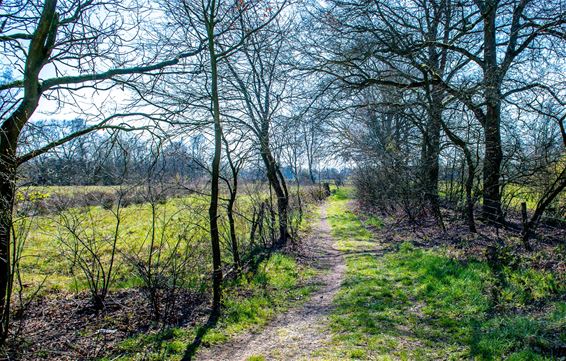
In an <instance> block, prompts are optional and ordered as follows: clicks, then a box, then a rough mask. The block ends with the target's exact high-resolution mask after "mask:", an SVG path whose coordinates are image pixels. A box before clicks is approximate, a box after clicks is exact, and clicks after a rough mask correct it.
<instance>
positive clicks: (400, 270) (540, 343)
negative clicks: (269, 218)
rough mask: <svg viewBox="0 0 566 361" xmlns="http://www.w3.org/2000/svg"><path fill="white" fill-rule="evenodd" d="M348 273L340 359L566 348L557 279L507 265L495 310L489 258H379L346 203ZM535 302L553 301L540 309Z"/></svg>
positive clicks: (340, 229)
mask: <svg viewBox="0 0 566 361" xmlns="http://www.w3.org/2000/svg"><path fill="white" fill-rule="evenodd" d="M328 215H329V221H330V223H331V225H332V227H333V234H334V236H335V237H337V239H338V241H339V245H340V246H341V248H342V249H343V250H345V251H347V256H346V264H347V272H346V276H345V280H344V283H343V285H342V287H341V290H340V291H339V293H338V295H337V298H336V300H335V304H336V310H335V312H334V313H333V314H332V317H331V323H330V330H331V332H332V333H333V335H334V340H333V342H332V346H330V347H329V348H328V349H327V350H323V351H321V352H320V356H321V357H323V358H324V359H330V360H344V359H353V360H355V359H364V360H460V359H475V360H500V359H510V360H525V361H526V360H547V359H548V360H550V359H553V358H552V356H551V352H552V350H555V349H557V347H558V346H559V345H564V343H565V342H566V303H564V302H560V301H550V299H552V298H553V297H555V296H556V295H557V294H563V293H564V291H565V290H564V287H563V286H562V287H559V285H557V284H556V283H557V282H556V281H555V278H554V276H553V275H552V274H551V273H548V272H542V271H537V270H534V269H521V268H519V269H514V270H512V269H508V268H505V269H504V274H505V279H506V280H507V282H506V285H504V286H502V287H501V295H502V296H501V300H500V304H499V305H498V307H499V308H500V309H502V311H497V312H495V311H494V305H493V302H492V297H491V290H492V289H493V288H494V287H495V279H494V277H493V274H492V272H491V270H490V268H489V266H488V265H487V264H486V263H485V262H481V261H477V260H473V259H470V260H468V261H466V262H463V261H458V260H454V259H452V258H450V257H449V256H448V255H447V252H446V251H445V250H442V249H429V250H422V249H415V248H414V247H412V246H411V245H410V244H409V243H404V244H403V245H402V246H401V247H400V248H399V250H397V251H389V252H386V253H385V254H384V255H376V254H372V253H369V252H368V251H371V250H375V249H378V248H379V244H378V243H377V242H376V241H375V240H373V236H372V235H371V234H370V233H369V232H368V231H367V230H365V229H364V228H363V225H362V223H361V222H360V220H359V219H358V218H357V217H356V215H355V214H353V213H352V212H351V211H349V209H348V200H347V199H343V197H337V198H334V199H332V200H331V204H330V206H329V208H328ZM533 302H538V303H540V304H541V305H544V311H540V312H534V311H533V309H536V308H535V307H534V306H533Z"/></svg>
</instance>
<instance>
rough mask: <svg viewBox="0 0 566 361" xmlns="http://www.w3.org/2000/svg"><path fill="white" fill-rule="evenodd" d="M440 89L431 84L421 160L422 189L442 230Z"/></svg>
mask: <svg viewBox="0 0 566 361" xmlns="http://www.w3.org/2000/svg"><path fill="white" fill-rule="evenodd" d="M442 98H443V97H442V91H441V89H439V88H438V87H437V86H435V85H432V89H431V97H430V99H431V104H429V121H428V123H427V132H426V136H425V137H424V140H423V141H424V142H425V144H424V162H423V178H424V179H423V188H424V189H423V191H424V195H425V199H426V201H427V203H429V204H430V207H431V209H432V213H433V215H434V218H435V219H436V222H437V224H438V226H439V227H440V228H442V229H443V230H444V229H445V227H444V222H443V220H442V213H441V212H440V202H439V199H438V174H439V166H438V157H439V155H440V128H441V122H442Z"/></svg>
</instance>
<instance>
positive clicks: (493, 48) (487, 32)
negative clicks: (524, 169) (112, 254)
mask: <svg viewBox="0 0 566 361" xmlns="http://www.w3.org/2000/svg"><path fill="white" fill-rule="evenodd" d="M496 10H497V6H494V5H493V4H487V6H486V9H485V12H484V69H483V72H484V87H485V89H484V97H485V101H486V114H485V115H486V116H485V123H484V124H483V126H484V132H485V156H484V162H483V212H482V213H483V216H484V218H485V220H486V221H488V222H490V223H498V224H503V223H504V219H503V212H502V211H501V194H500V185H499V178H500V175H501V162H502V160H503V151H502V149H501V131H500V125H501V94H500V87H501V79H500V74H499V69H498V66H497V43H496V34H495V33H496V27H495V25H496V24H495V16H496Z"/></svg>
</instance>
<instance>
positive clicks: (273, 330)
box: [196, 203, 346, 361]
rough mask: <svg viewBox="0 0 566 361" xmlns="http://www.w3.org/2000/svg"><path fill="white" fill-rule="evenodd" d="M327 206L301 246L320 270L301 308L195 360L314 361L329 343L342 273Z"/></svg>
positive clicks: (212, 349)
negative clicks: (330, 318)
mask: <svg viewBox="0 0 566 361" xmlns="http://www.w3.org/2000/svg"><path fill="white" fill-rule="evenodd" d="M326 207H327V204H326V203H325V204H323V205H322V206H321V209H320V220H319V221H318V222H317V224H316V225H315V226H314V228H313V230H312V233H311V236H310V237H309V238H308V239H307V240H306V242H307V244H306V245H305V246H306V247H308V249H309V250H310V251H311V252H313V255H314V258H315V264H314V267H316V268H318V269H319V270H320V272H319V274H320V275H319V276H318V279H316V280H315V282H316V283H317V284H319V285H320V288H319V289H318V290H317V291H316V292H315V293H314V294H313V296H312V297H311V298H310V299H309V300H308V301H307V302H305V303H303V304H302V305H301V306H299V307H296V308H293V309H291V310H289V311H287V312H285V313H283V314H280V315H278V316H277V317H275V318H274V319H273V320H272V321H271V322H270V323H269V324H268V325H266V326H265V327H264V328H262V329H261V330H260V331H259V333H247V334H242V335H238V336H236V337H234V338H233V339H232V340H231V341H229V342H227V343H224V344H222V345H218V346H213V347H211V348H208V349H207V348H201V350H200V351H199V353H198V354H197V357H196V359H197V360H202V361H205V360H206V361H246V360H248V359H249V358H251V359H252V360H264V359H265V360H316V359H317V351H318V350H320V349H323V348H324V347H325V345H326V344H328V343H329V342H330V341H331V335H330V334H329V333H328V331H327V327H326V326H327V324H328V317H329V315H330V313H331V311H332V300H333V299H334V296H335V295H336V292H337V291H338V290H339V288H340V285H341V283H342V279H343V276H344V271H345V268H346V266H345V264H344V257H343V255H342V252H340V251H339V250H337V249H336V248H335V240H334V239H333V237H332V235H331V231H330V225H329V223H328V221H327V213H326Z"/></svg>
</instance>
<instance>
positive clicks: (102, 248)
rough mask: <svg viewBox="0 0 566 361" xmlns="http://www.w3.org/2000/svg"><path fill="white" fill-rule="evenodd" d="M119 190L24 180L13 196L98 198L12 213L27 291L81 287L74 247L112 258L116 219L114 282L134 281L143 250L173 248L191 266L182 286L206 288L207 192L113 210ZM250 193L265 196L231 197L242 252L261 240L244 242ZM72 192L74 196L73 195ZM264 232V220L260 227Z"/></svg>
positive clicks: (226, 256)
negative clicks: (28, 183) (234, 199)
mask: <svg viewBox="0 0 566 361" xmlns="http://www.w3.org/2000/svg"><path fill="white" fill-rule="evenodd" d="M119 191H120V188H118V187H99V186H92V187H90V186H87V187H31V188H27V189H24V190H22V191H21V193H20V194H25V196H24V195H20V196H19V197H20V198H22V199H23V198H26V199H27V200H30V199H31V202H35V203H38V202H40V203H42V204H43V203H46V202H48V201H50V202H52V203H55V204H57V203H56V202H55V201H53V199H58V198H57V197H63V198H64V199H63V202H70V203H71V204H72V205H76V204H77V203H79V201H80V199H81V198H88V197H92V195H93V194H94V195H95V196H96V197H102V200H100V201H97V200H95V202H92V200H90V201H89V202H90V203H95V204H99V205H87V206H71V207H68V208H67V207H64V206H65V203H63V205H59V204H57V207H59V208H62V210H58V211H55V212H46V211H45V212H42V213H40V214H32V215H29V214H18V215H17V217H16V220H15V226H16V235H17V236H18V239H19V240H20V241H21V242H23V244H22V252H21V262H20V270H21V276H22V282H23V286H24V289H25V291H26V292H29V293H32V291H35V290H36V289H38V288H41V292H40V293H41V294H46V293H50V292H52V291H64V292H79V291H83V290H85V289H86V286H87V284H86V276H85V274H84V272H83V270H82V269H81V267H80V264H79V263H78V262H77V253H78V254H79V255H81V256H82V257H83V258H87V259H88V258H89V257H90V258H93V257H92V255H93V254H96V255H97V257H98V258H100V260H101V261H102V264H103V265H106V264H107V263H108V262H109V260H110V257H111V249H112V244H113V242H114V237H115V235H116V229H117V223H118V220H119V225H118V236H117V238H116V240H117V242H116V249H117V252H116V257H115V260H116V261H115V266H114V268H113V281H112V288H113V289H119V288H128V287H136V286H140V284H141V279H140V277H139V272H136V270H135V269H134V267H135V265H136V264H139V263H140V262H147V258H148V255H149V254H150V250H153V251H152V252H157V251H160V254H159V255H160V257H161V256H163V257H166V256H170V255H171V254H173V253H174V254H175V255H178V256H179V257H182V258H186V259H187V260H188V263H189V264H188V268H190V269H191V272H190V273H189V274H187V275H186V277H185V279H184V280H183V283H184V286H185V287H190V288H192V289H195V290H197V291H202V290H205V289H207V287H208V282H209V276H208V274H209V270H210V268H211V265H210V263H211V259H210V244H209V230H208V222H209V220H208V197H207V196H205V195H197V194H191V195H183V196H174V197H169V198H166V199H158V200H157V201H156V202H154V203H153V204H152V203H149V202H143V201H141V202H140V201H139V198H140V197H138V198H137V199H136V201H137V202H139V203H132V202H128V203H124V204H126V205H127V206H125V205H123V206H122V207H121V208H120V209H118V208H117V206H116V201H114V202H112V199H113V198H112V197H115V196H116V193H117V192H119ZM129 191H130V192H132V191H134V192H135V191H136V190H135V189H134V190H132V189H130V190H129ZM254 197H255V198H258V197H260V198H261V197H263V198H265V195H249V194H242V195H241V196H240V197H239V198H238V201H237V203H236V209H235V212H236V216H235V221H236V233H237V235H238V238H239V241H240V248H241V249H240V252H241V253H242V254H244V255H245V254H247V253H249V252H251V250H252V249H253V248H254V247H257V246H261V240H259V239H256V240H255V244H250V241H249V236H250V222H249V218H250V217H251V214H252V198H254ZM77 198H78V199H79V201H75V200H76V199H77ZM108 199H110V201H108ZM69 200H70V201H69ZM105 202H106V204H105ZM90 203H89V204H90ZM223 204H224V203H223ZM256 206H257V204H256ZM52 207H53V206H51V205H50V206H49V207H47V208H49V209H50V208H52ZM306 207H307V211H306V212H305V219H304V222H303V224H301V225H300V227H301V230H303V231H304V229H305V228H308V222H309V220H310V219H311V218H312V214H311V213H312V210H313V209H314V208H313V207H312V206H311V205H309V204H307V205H306ZM220 213H221V218H220V228H221V229H220V230H221V236H222V243H223V245H222V251H223V260H224V262H225V263H226V264H230V263H231V262H232V253H231V251H230V246H229V234H228V233H229V232H228V230H229V227H228V220H227V216H226V212H225V210H224V209H221V211H220ZM267 231H268V230H267V226H265V227H264V232H267Z"/></svg>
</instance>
